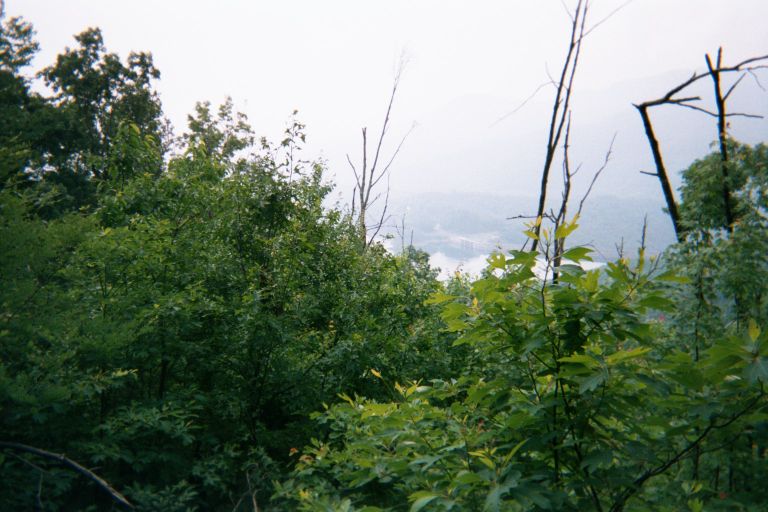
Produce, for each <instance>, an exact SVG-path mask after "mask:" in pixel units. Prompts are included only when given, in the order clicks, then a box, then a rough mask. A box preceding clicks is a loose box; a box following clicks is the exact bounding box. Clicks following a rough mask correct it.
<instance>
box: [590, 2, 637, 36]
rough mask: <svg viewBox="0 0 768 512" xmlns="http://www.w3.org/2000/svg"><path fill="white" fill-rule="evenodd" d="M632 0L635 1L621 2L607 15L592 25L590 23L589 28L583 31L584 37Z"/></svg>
mask: <svg viewBox="0 0 768 512" xmlns="http://www.w3.org/2000/svg"><path fill="white" fill-rule="evenodd" d="M634 1H635V0H627V1H626V2H624V3H623V4H621V5H620V6H618V7H617V8H615V9H614V10H612V11H611V12H610V13H608V15H607V16H606V17H604V18H603V19H601V20H600V21H598V22H597V23H595V24H594V25H592V27H590V28H589V30H587V31H586V32H584V37H587V36H588V35H589V34H591V33H592V32H593V31H594V30H595V29H596V28H597V27H599V26H600V25H602V24H603V23H605V22H606V21H608V20H609V19H611V18H612V17H613V16H614V15H616V13H617V12H619V11H620V10H622V9H623V8H625V7H626V6H628V5H629V4H631V3H632V2H634Z"/></svg>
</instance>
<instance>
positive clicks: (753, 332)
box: [747, 318, 760, 341]
mask: <svg viewBox="0 0 768 512" xmlns="http://www.w3.org/2000/svg"><path fill="white" fill-rule="evenodd" d="M747 333H748V334H749V339H751V340H752V341H757V338H758V337H760V326H758V325H757V322H755V320H754V319H753V318H750V319H749V326H748V327H747Z"/></svg>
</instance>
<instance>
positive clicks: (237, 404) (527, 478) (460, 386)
mask: <svg viewBox="0 0 768 512" xmlns="http://www.w3.org/2000/svg"><path fill="white" fill-rule="evenodd" d="M76 41H77V43H78V47H76V48H74V49H67V50H66V51H65V52H64V53H63V54H62V55H60V56H59V57H58V59H57V60H56V62H55V63H54V64H53V65H51V66H49V67H47V68H45V69H43V70H42V71H41V72H40V73H39V74H38V75H37V77H38V79H41V80H43V81H44V82H45V83H47V84H48V85H49V86H50V91H51V93H50V96H46V95H44V94H42V93H37V92H33V89H32V81H33V78H32V77H30V76H27V75H25V74H24V72H25V69H26V66H27V65H28V64H29V63H30V61H31V58H32V56H33V55H34V54H35V52H36V50H37V45H36V43H35V41H34V33H33V31H32V28H31V26H29V25H28V24H26V23H25V22H23V21H22V20H20V19H10V20H6V21H4V23H3V26H2V32H0V50H1V51H0V65H1V66H2V67H0V114H2V115H0V171H1V172H0V280H1V283H2V286H0V481H1V482H2V483H3V484H2V486H0V508H2V509H4V510H5V509H8V510H26V509H35V508H36V509H39V510H110V509H118V508H120V505H118V504H117V502H116V501H114V500H113V499H112V497H110V495H109V494H108V493H107V492H105V490H104V488H103V487H100V486H97V485H95V484H94V483H93V482H92V481H89V480H87V479H86V478H85V477H84V476H83V475H82V474H78V473H77V472H76V471H72V467H71V466H70V467H66V466H65V465H63V464H59V463H57V460H55V459H53V458H50V457H49V458H46V457H45V456H41V455H40V452H39V451H38V452H34V451H24V450H23V449H21V450H20V449H18V448H19V446H26V447H34V448H36V449H40V450H45V451H47V452H50V453H52V454H62V453H63V454H66V457H68V459H69V460H72V461H77V462H79V463H80V464H81V465H83V466H85V467H86V468H90V469H92V470H93V471H94V472H96V473H98V475H100V476H101V477H103V478H104V479H105V480H106V481H107V482H109V484H110V485H111V486H113V487H114V488H115V489H117V490H118V491H119V492H121V493H122V494H124V495H125V497H126V498H127V499H128V500H130V502H131V503H133V504H134V505H135V506H136V508H137V509H139V510H157V511H160V510H162V511H172V510H179V511H186V510H255V508H256V507H255V505H254V504H255V503H258V506H259V508H260V509H262V510H263V509H267V510H340V511H342V510H412V511H418V510H590V509H594V510H598V511H602V510H606V511H607V510H612V511H619V510H692V511H701V510H760V509H761V507H762V505H763V504H764V503H765V502H766V501H768V495H766V490H765V488H763V487H762V486H761V485H760V482H761V480H762V479H763V478H765V477H767V476H768V464H767V463H766V462H767V461H766V450H768V416H766V413H768V400H767V399H766V396H765V392H764V385H765V383H766V381H768V363H766V358H767V357H768V327H766V324H768V322H767V320H768V310H767V308H768V306H767V305H766V297H765V293H764V290H765V283H766V282H768V275H766V273H768V267H767V266H766V261H765V257H764V255H765V254H766V250H767V249H768V235H767V234H768V229H767V228H768V226H766V225H765V223H766V213H768V204H767V203H766V201H767V199H766V198H767V197H768V195H767V193H768V189H767V187H768V181H767V179H768V167H767V166H768V151H767V150H766V147H765V146H762V145H760V146H755V147H749V146H743V145H739V144H737V143H736V142H732V147H731V159H730V160H729V161H728V162H726V163H725V164H724V163H723V162H722V160H721V159H720V158H719V155H712V156H709V157H707V158H705V159H703V160H701V161H698V162H696V163H694V164H693V165H692V166H691V167H690V168H689V169H688V170H687V171H685V173H684V175H683V178H684V186H683V189H682V198H683V202H682V204H681V213H682V216H683V220H684V222H685V225H686V229H687V238H686V240H685V242H683V243H681V244H678V245H677V246H675V247H672V248H671V249H670V251H669V254H668V255H666V256H664V257H662V258H659V257H646V255H645V254H644V253H643V252H642V251H641V252H640V254H639V255H638V257H637V258H636V259H635V260H634V262H630V261H629V260H628V259H620V260H619V261H616V262H614V263H610V264H608V265H607V266H606V267H604V268H602V269H596V270H590V271H585V270H583V269H582V267H581V266H580V265H579V263H580V262H583V261H586V260H589V252H590V251H589V250H588V249H587V248H583V247H574V248H571V249H570V250H568V251H567V252H566V254H564V257H565V260H563V261H564V262H565V263H564V264H562V265H559V266H558V267H554V265H555V263H554V261H555V259H554V258H550V257H549V255H550V249H551V245H552V241H553V240H554V239H557V240H563V239H564V238H565V237H567V236H568V235H569V234H570V233H571V232H572V231H573V230H574V229H576V221H575V220H574V221H573V222H571V223H568V224H563V225H561V226H558V227H557V228H556V229H553V230H552V231H547V230H542V234H541V236H542V240H541V244H540V246H539V247H540V250H539V252H538V253H536V252H530V251H528V252H526V251H510V252H508V253H506V254H494V255H493V256H491V258H490V259H489V267H488V269H487V270H486V271H485V272H484V274H483V276H481V278H480V279H477V280H474V281H472V282H470V280H469V278H467V277H466V276H460V275H459V276H456V277H455V278H454V279H453V280H451V281H449V282H447V283H441V282H439V281H438V280H437V279H436V271H435V270H433V269H432V268H430V266H429V262H428V255H427V254H425V253H424V252H422V251H419V250H417V249H415V248H413V247H406V248H404V250H403V251H402V253H401V254H399V255H394V254H391V253H389V252H388V251H386V250H385V249H384V248H383V246H381V245H379V244H373V245H371V246H370V247H368V246H366V244H362V243H361V240H360V232H359V230H358V229H357V228H356V226H355V225H354V222H353V219H351V218H350V216H349V215H348V214H347V213H346V212H345V211H344V210H343V209H340V208H338V207H329V206H328V205H327V204H325V202H324V200H325V199H326V197H327V195H328V193H329V191H330V185H328V184H327V183H326V182H325V181H324V179H323V171H324V169H323V166H322V165H321V164H313V163H310V162H306V161H304V160H302V159H301V156H300V155H301V151H300V150H301V146H302V144H303V142H304V140H305V135H304V131H303V128H304V127H303V125H301V123H299V122H298V121H296V120H295V119H294V120H292V121H291V122H290V124H289V126H288V128H287V129H286V131H285V137H284V138H283V140H281V141H280V142H279V143H278V144H272V143H270V142H268V141H266V140H257V138H256V137H255V135H254V133H253V131H252V129H251V127H250V126H249V124H248V122H247V119H246V118H245V117H244V116H243V115H241V114H238V113H236V112H234V111H233V107H232V103H231V101H228V102H226V103H225V104H223V105H221V106H220V107H219V108H218V110H216V111H214V110H212V109H211V106H210V105H209V104H207V103H200V104H198V105H197V107H196V109H195V112H194V113H193V115H191V116H190V117H189V123H188V129H187V131H186V132H185V133H184V134H182V135H181V136H179V137H174V136H173V135H172V133H171V132H170V131H169V129H168V128H167V123H166V122H165V121H164V120H163V116H162V109H161V105H160V102H159V99H158V97H157V94H156V93H155V91H154V89H153V80H154V79H157V78H158V77H159V72H158V70H157V69H155V67H154V65H153V63H152V58H151V55H149V54H145V53H140V54H132V55H130V56H129V57H128V59H127V61H126V62H123V61H122V60H121V59H120V58H119V57H118V56H117V55H114V54H111V53H108V52H107V51H106V49H105V47H104V43H103V40H102V36H101V33H100V32H99V31H98V30H95V29H90V30H88V31H86V32H84V33H82V34H80V35H79V36H77V37H76ZM723 165H726V166H727V167H725V168H724V167H723ZM723 169H725V170H726V171H727V172H723ZM724 176H725V178H724ZM723 179H726V180H727V181H726V182H725V183H726V185H727V188H728V191H729V193H730V200H731V201H732V204H731V206H732V211H733V212H735V222H734V223H733V224H732V225H730V226H729V225H727V223H726V222H725V221H724V213H723V212H724V210H723V208H722V204H723V203H719V202H718V201H719V199H720V198H722V197H723V195H722V191H723V187H724V182H723ZM531 236H536V235H533V234H532V233H531ZM557 261H559V259H558V260H557ZM319 410H322V412H316V411H319ZM58 462H61V459H59V460H58Z"/></svg>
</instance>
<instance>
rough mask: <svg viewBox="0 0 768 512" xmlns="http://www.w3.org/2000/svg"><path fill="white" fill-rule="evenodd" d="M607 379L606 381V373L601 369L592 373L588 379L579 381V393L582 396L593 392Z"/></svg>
mask: <svg viewBox="0 0 768 512" xmlns="http://www.w3.org/2000/svg"><path fill="white" fill-rule="evenodd" d="M607 379H608V372H606V371H605V370H603V369H601V370H599V371H598V372H596V373H593V374H592V375H590V376H589V377H585V378H584V379H581V381H580V383H579V393H581V394H584V393H587V392H589V391H594V390H595V389H597V388H598V387H599V386H600V385H601V384H602V383H603V382H605V381H606V380H607Z"/></svg>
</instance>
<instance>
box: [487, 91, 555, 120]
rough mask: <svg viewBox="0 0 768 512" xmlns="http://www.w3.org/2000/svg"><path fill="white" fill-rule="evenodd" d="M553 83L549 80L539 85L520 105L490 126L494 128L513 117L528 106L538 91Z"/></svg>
mask: <svg viewBox="0 0 768 512" xmlns="http://www.w3.org/2000/svg"><path fill="white" fill-rule="evenodd" d="M553 82H554V81H552V80H550V81H548V82H544V83H542V84H539V86H538V87H536V89H534V91H533V92H532V93H531V94H530V95H529V96H528V97H527V98H525V99H524V100H523V102H522V103H520V104H519V105H518V106H517V107H515V108H514V109H513V110H512V111H511V112H509V113H507V114H504V115H503V116H501V117H500V118H498V119H497V120H496V121H494V122H493V124H491V126H495V125H497V124H499V123H500V122H502V121H504V120H505V119H507V118H508V117H510V116H513V115H515V114H516V113H517V112H518V111H520V110H521V109H522V108H523V107H525V106H526V105H527V104H528V102H530V101H531V100H532V99H533V98H535V97H536V95H537V94H538V93H539V91H541V90H542V89H543V88H545V87H546V86H548V85H551V84H552V83H553Z"/></svg>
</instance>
